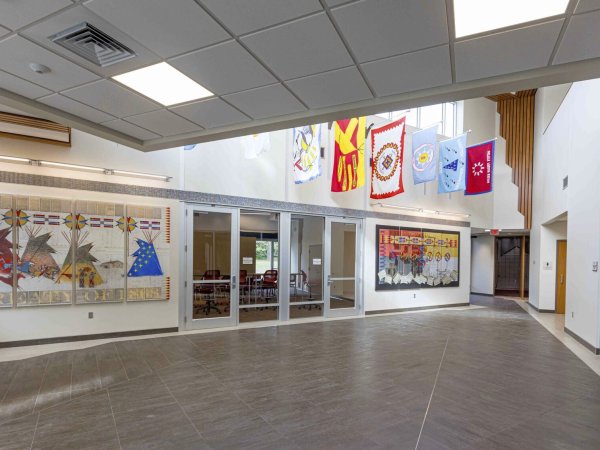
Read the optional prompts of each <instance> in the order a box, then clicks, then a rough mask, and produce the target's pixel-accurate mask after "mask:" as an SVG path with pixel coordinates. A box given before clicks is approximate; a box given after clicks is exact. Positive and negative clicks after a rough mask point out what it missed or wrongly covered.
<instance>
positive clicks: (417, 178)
mask: <svg viewBox="0 0 600 450" xmlns="http://www.w3.org/2000/svg"><path fill="white" fill-rule="evenodd" d="M437 129H438V126H437V125H435V126H433V127H429V128H426V129H424V130H421V131H417V132H415V133H413V135H412V168H413V180H414V183H415V184H419V183H426V182H428V181H433V180H435V175H436V169H437V165H436V163H437V154H436V152H435V148H436V144H437Z"/></svg>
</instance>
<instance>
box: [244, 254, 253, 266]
mask: <svg viewBox="0 0 600 450" xmlns="http://www.w3.org/2000/svg"><path fill="white" fill-rule="evenodd" d="M252 262H253V258H252V256H244V257H242V264H244V265H245V264H252Z"/></svg>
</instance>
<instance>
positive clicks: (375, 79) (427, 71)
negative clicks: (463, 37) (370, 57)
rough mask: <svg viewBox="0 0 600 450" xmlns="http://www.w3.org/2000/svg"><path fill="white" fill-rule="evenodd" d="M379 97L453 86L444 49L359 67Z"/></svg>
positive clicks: (411, 54)
mask: <svg viewBox="0 0 600 450" xmlns="http://www.w3.org/2000/svg"><path fill="white" fill-rule="evenodd" d="M361 67H362V69H363V72H364V74H365V76H366V77H367V79H368V80H369V83H370V84H371V86H372V87H373V89H374V90H375V94H376V95H377V96H378V97H384V96H386V95H392V94H401V93H403V92H410V91H417V90H420V89H426V88H431V87H436V86H443V85H445V84H451V83H452V68H451V66H450V50H449V48H448V46H447V45H442V46H440V47H435V48H431V49H427V50H421V51H419V52H414V53H407V54H405V55H400V56H393V57H391V58H387V59H381V60H379V61H374V62H370V63H365V64H361Z"/></svg>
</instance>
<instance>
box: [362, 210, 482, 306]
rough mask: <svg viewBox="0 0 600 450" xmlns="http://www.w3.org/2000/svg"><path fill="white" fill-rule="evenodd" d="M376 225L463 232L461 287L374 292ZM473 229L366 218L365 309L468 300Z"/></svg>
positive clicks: (461, 242)
mask: <svg viewBox="0 0 600 450" xmlns="http://www.w3.org/2000/svg"><path fill="white" fill-rule="evenodd" d="M377 225H393V226H406V227H412V228H419V227H423V228H428V229H435V228H439V229H444V230H450V231H459V232H460V281H459V286H458V287H448V288H423V289H406V290H398V291H375V280H376V278H375V277H376V267H375V261H376V256H377V245H376V239H377V233H376V226H377ZM470 255H471V230H470V228H464V227H455V226H449V225H440V226H432V225H431V224H427V223H415V222H402V221H390V220H381V219H367V220H366V226H365V247H364V279H363V285H364V299H365V311H379V310H385V309H403V308H417V307H426V306H435V305H452V304H460V303H469V293H470V286H471V258H470Z"/></svg>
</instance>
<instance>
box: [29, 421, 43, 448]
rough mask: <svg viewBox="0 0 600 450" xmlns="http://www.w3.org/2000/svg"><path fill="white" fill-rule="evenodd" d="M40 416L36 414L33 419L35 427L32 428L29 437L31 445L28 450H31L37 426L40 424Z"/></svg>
mask: <svg viewBox="0 0 600 450" xmlns="http://www.w3.org/2000/svg"><path fill="white" fill-rule="evenodd" d="M40 415H41V413H39V412H38V413H37V417H36V419H35V427H34V428H33V436H31V445H30V446H29V450H31V449H32V448H33V443H34V442H35V435H36V434H37V429H38V424H39V423H40Z"/></svg>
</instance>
